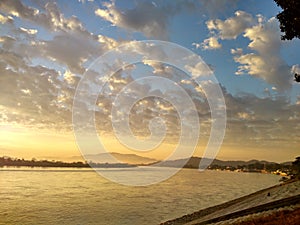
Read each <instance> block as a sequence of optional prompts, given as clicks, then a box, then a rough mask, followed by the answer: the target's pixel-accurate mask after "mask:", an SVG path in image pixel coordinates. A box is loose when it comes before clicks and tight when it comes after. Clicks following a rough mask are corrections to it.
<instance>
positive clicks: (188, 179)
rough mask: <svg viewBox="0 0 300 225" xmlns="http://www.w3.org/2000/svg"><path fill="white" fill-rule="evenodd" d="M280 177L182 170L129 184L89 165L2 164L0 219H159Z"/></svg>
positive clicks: (146, 221) (144, 221) (115, 221)
mask: <svg viewBox="0 0 300 225" xmlns="http://www.w3.org/2000/svg"><path fill="white" fill-rule="evenodd" d="M102 170H103V171H104V172H105V173H115V172H116V170H119V171H120V170H123V172H122V173H123V174H124V179H126V177H129V176H139V174H138V171H135V172H132V169H130V170H127V169H126V170H124V169H102ZM170 170H171V168H170ZM103 171H102V172H103ZM147 171H148V172H149V174H152V175H153V174H154V175H155V173H157V170H156V169H155V168H151V169H150V168H147ZM278 180H279V177H278V176H275V175H270V174H258V173H235V172H220V171H205V172H199V171H197V170H191V169H183V170H182V171H180V172H179V173H178V174H176V175H175V176H173V177H172V178H170V179H168V180H166V181H164V182H161V183H159V184H155V185H151V186H145V187H128V186H122V185H119V184H116V183H113V182H111V181H108V180H106V179H104V178H103V177H101V176H99V175H98V174H97V173H96V172H95V171H93V170H92V169H88V168H83V169H74V168H0V224H114V225H115V224H158V223H160V222H162V221H165V220H168V219H172V218H175V217H179V216H182V215H183V214H187V213H192V212H194V211H196V210H199V209H201V208H206V207H209V206H212V205H215V204H219V203H222V202H225V201H228V200H231V199H234V198H237V197H240V196H243V195H246V194H249V193H251V192H254V191H256V190H259V189H262V188H265V187H269V186H272V185H274V184H277V183H278Z"/></svg>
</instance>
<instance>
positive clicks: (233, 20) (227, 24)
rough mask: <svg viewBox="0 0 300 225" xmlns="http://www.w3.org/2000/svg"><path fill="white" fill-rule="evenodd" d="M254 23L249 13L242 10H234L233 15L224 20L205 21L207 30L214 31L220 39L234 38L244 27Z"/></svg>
mask: <svg viewBox="0 0 300 225" xmlns="http://www.w3.org/2000/svg"><path fill="white" fill-rule="evenodd" d="M254 23H255V19H254V18H253V17H252V15H251V14H249V13H246V12H244V11H236V12H235V16H234V17H230V18H228V19H226V20H224V21H222V20H220V19H216V20H209V21H207V22H206V25H207V28H208V29H209V31H211V32H213V31H216V32H217V35H218V37H220V38H221V39H223V40H224V39H236V38H237V36H238V35H240V34H241V33H243V32H244V31H245V29H246V28H248V27H250V26H251V25H253V24H254Z"/></svg>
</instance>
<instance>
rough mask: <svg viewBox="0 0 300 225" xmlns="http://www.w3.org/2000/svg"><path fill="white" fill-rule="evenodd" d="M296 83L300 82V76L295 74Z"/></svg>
mask: <svg viewBox="0 0 300 225" xmlns="http://www.w3.org/2000/svg"><path fill="white" fill-rule="evenodd" d="M295 81H296V82H300V74H298V73H295Z"/></svg>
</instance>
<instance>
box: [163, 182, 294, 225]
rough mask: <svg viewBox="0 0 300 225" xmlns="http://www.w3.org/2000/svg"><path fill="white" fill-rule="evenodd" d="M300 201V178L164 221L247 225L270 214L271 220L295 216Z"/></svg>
mask: <svg viewBox="0 0 300 225" xmlns="http://www.w3.org/2000/svg"><path fill="white" fill-rule="evenodd" d="M299 202H300V181H294V182H288V183H284V184H280V185H276V186H274V187H271V188H267V189H264V190H261V191H258V192H255V193H253V194H250V195H247V196H244V197H241V198H238V199H235V200H232V201H229V202H226V203H223V204H220V205H217V206H213V207H210V208H207V209H203V210H200V211H197V212H194V213H192V214H189V215H185V216H183V217H180V218H177V219H174V220H170V221H167V222H165V223H162V224H164V225H170V224H172V225H173V224H189V225H191V224H219V225H221V224H244V222H246V221H251V220H252V219H257V220H260V219H261V218H262V217H266V216H268V217H269V220H271V219H272V216H274V215H276V216H278V213H279V214H280V215H281V216H283V215H286V216H288V215H290V216H291V215H292V217H293V216H298V214H299V213H300V210H299V208H300V204H299ZM293 212H294V213H293ZM295 214H296V215H295ZM248 224H255V223H248ZM259 224H262V223H259Z"/></svg>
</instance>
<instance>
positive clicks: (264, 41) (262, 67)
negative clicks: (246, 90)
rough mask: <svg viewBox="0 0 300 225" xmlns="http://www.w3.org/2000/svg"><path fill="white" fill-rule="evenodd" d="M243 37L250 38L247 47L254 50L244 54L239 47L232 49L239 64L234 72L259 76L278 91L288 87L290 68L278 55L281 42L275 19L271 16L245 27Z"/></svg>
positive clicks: (289, 85) (289, 83)
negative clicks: (262, 21) (266, 19)
mask: <svg viewBox="0 0 300 225" xmlns="http://www.w3.org/2000/svg"><path fill="white" fill-rule="evenodd" d="M244 37H246V38H248V39H249V40H250V43H249V44H248V48H249V49H251V50H253V51H255V52H253V53H248V54H244V53H243V52H242V50H241V49H238V50H232V53H233V54H234V55H235V56H234V60H235V61H236V62H238V63H239V64H241V65H240V66H239V68H238V71H237V72H236V74H238V75H239V74H243V73H248V74H249V75H252V76H255V77H258V78H261V79H263V80H265V81H266V82H268V83H269V84H272V85H274V86H275V87H276V88H277V89H278V90H280V91H283V90H286V89H289V88H290V87H291V82H290V79H291V74H290V70H291V68H290V66H289V65H287V63H286V62H285V61H284V60H283V59H282V58H281V55H280V49H281V46H282V43H281V40H280V31H279V24H278V22H277V20H276V19H275V18H271V19H270V20H268V21H266V22H265V23H264V24H261V23H260V24H258V25H255V26H252V27H250V28H247V29H246V30H245V33H244Z"/></svg>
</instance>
